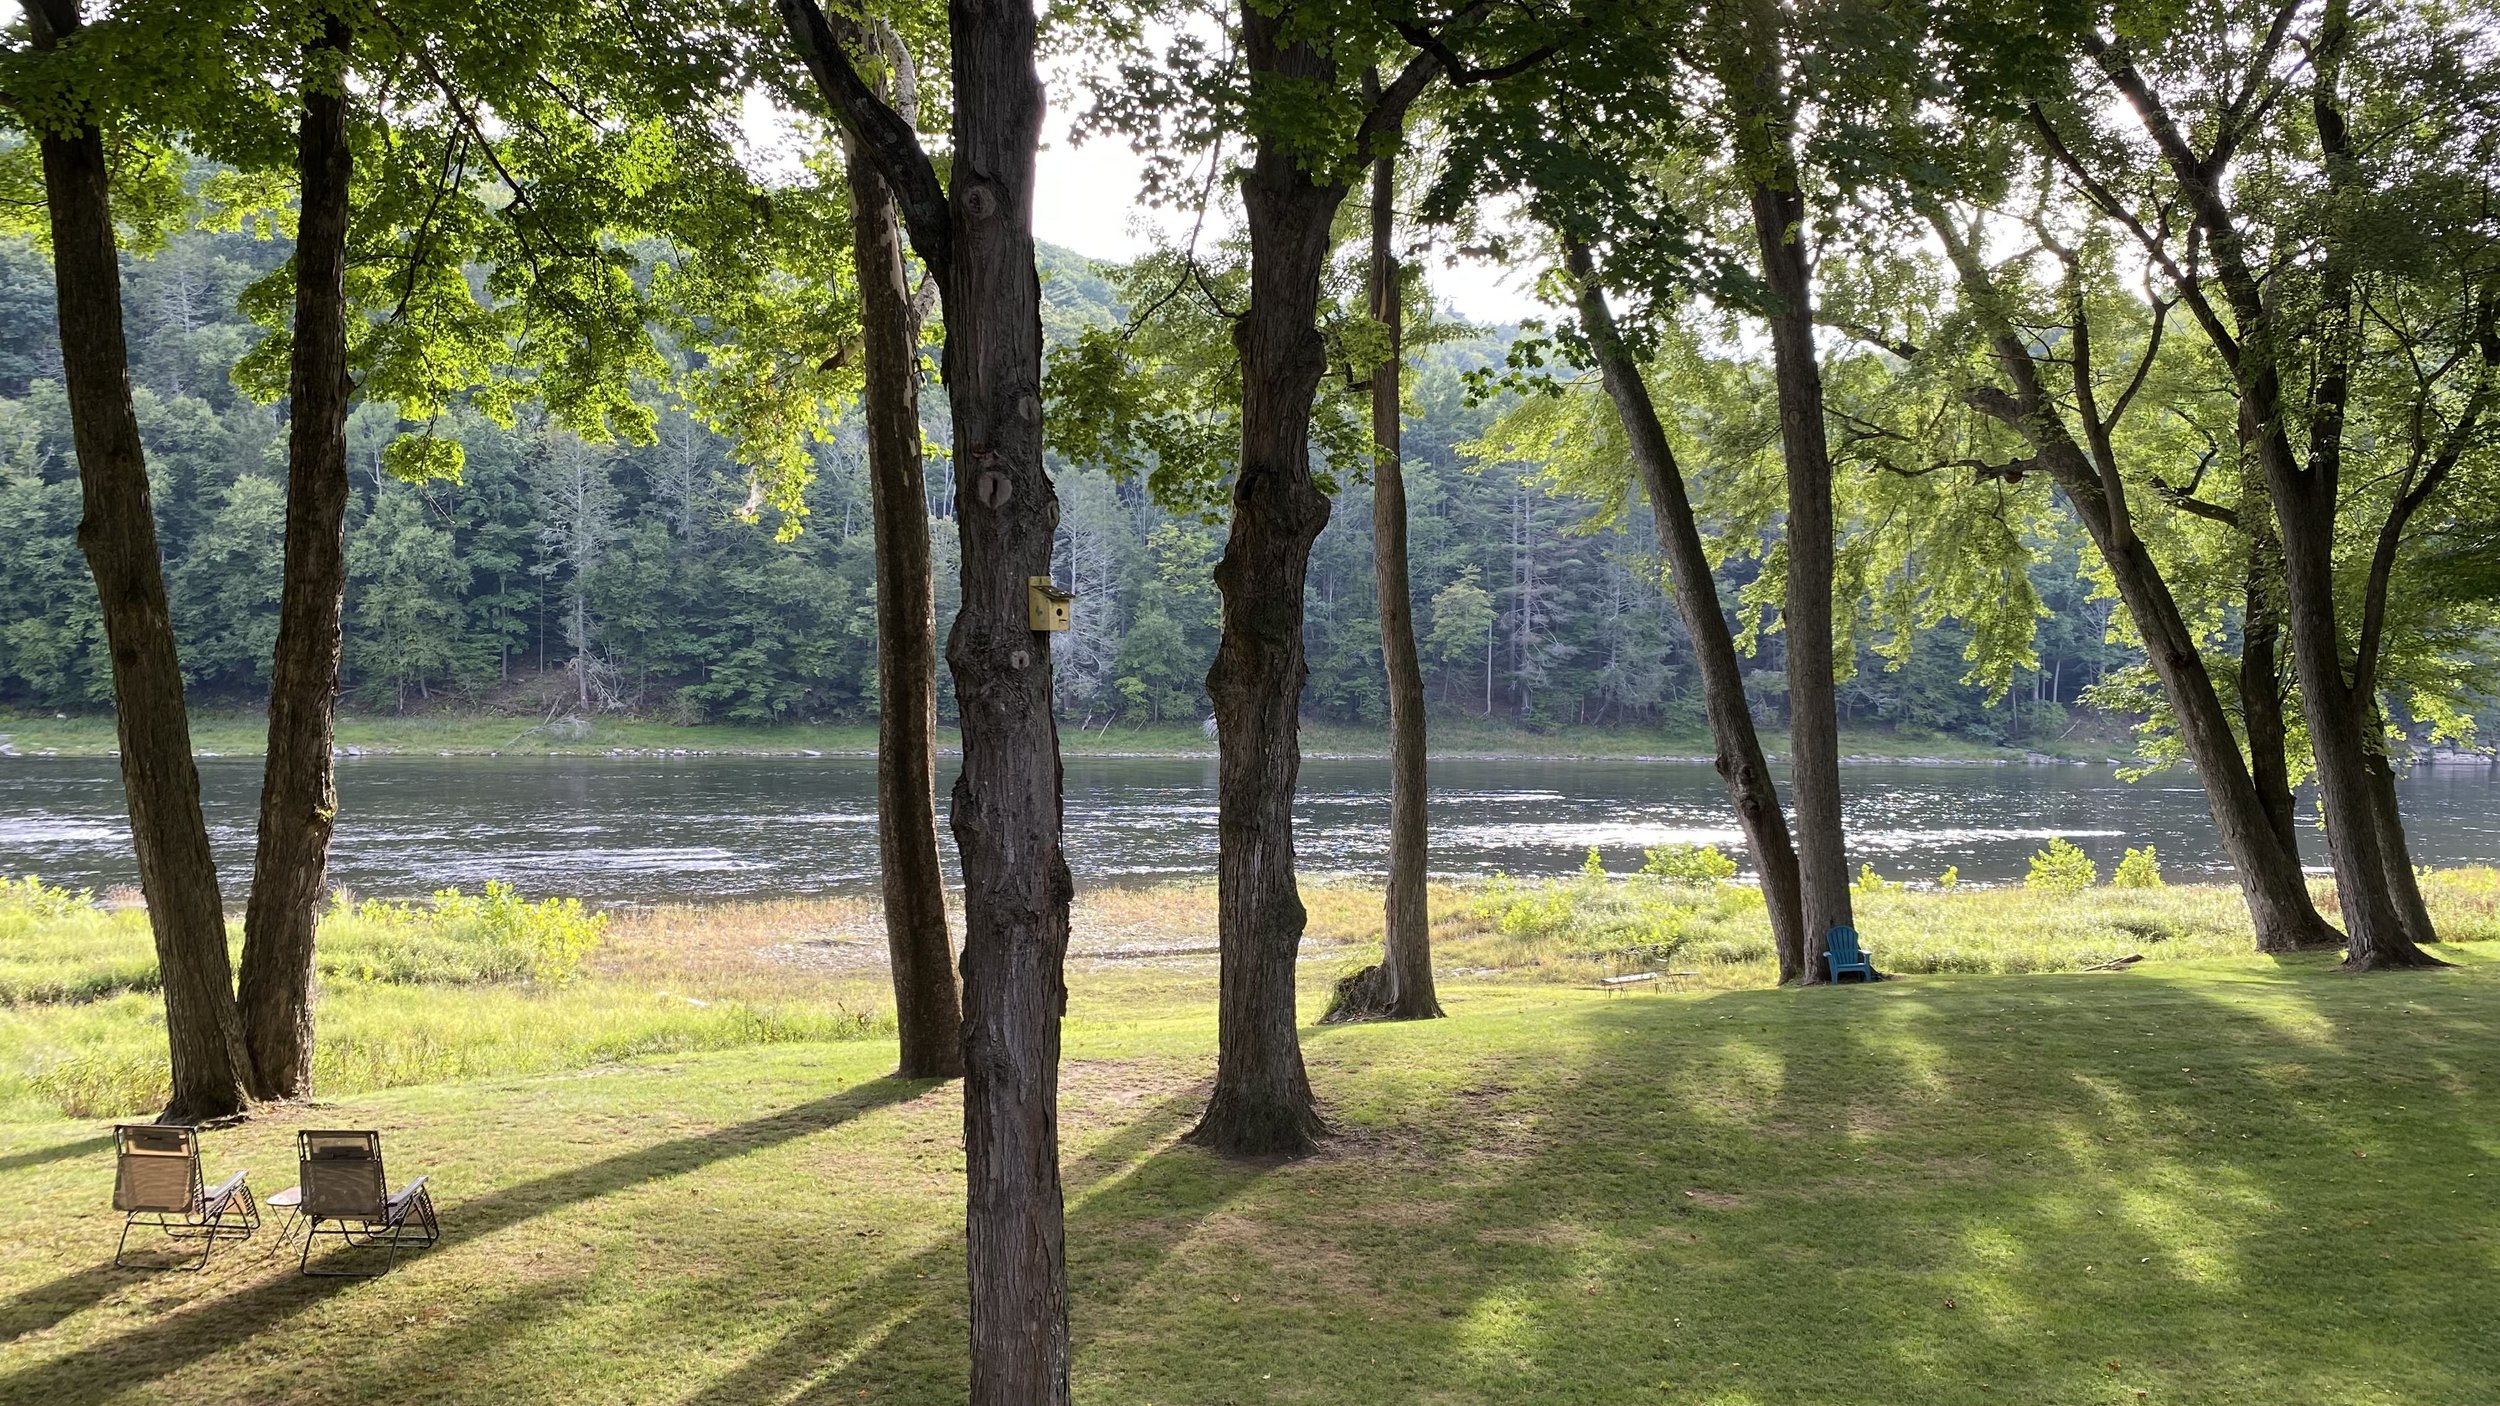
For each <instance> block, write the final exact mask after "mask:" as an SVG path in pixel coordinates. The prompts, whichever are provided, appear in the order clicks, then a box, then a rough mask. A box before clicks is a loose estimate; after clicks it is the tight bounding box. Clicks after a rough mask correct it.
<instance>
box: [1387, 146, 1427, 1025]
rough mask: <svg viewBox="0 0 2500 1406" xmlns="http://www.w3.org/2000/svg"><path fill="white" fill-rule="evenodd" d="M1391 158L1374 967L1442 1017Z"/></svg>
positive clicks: (1407, 1013)
mask: <svg viewBox="0 0 2500 1406" xmlns="http://www.w3.org/2000/svg"><path fill="white" fill-rule="evenodd" d="M1396 193H1397V160H1396V158H1395V157H1393V156H1388V155H1382V156H1380V157H1377V158H1375V159H1374V160H1373V162H1372V212H1371V213H1372V219H1371V224H1372V229H1371V235H1372V268H1371V284H1372V287H1371V295H1372V317H1373V318H1374V320H1376V321H1378V322H1379V323H1380V324H1381V325H1382V326H1383V327H1385V328H1387V329H1388V332H1389V358H1388V360H1386V361H1383V362H1382V363H1380V365H1379V366H1377V367H1375V368H1373V370H1372V387H1371V393H1372V574H1373V576H1374V578H1375V580H1376V582H1377V583H1378V587H1379V595H1380V659H1381V665H1382V667H1383V670H1384V671H1385V672H1386V673H1387V675H1388V680H1389V887H1388V898H1387V921H1386V923H1385V925H1384V926H1383V929H1382V933H1383V936H1382V940H1381V955H1380V969H1381V975H1382V979H1383V984H1384V985H1385V987H1386V991H1385V993H1384V994H1385V996H1386V1001H1385V1004H1386V1007H1387V1009H1386V1010H1385V1011H1384V1014H1386V1015H1389V1016H1391V1017H1394V1018H1397V1019H1401V1020H1421V1019H1427V1018H1430V1017H1432V1016H1437V1015H1439V1014H1441V1002H1440V999H1439V997H1438V996H1437V995H1436V993H1435V992H1434V990H1433V984H1432V912H1431V908H1430V905H1429V901H1428V900H1427V898H1426V890H1425V878H1426V875H1427V874H1428V873H1429V871H1430V862H1429V858H1428V855H1427V847H1428V846H1429V845H1430V843H1431V828H1430V820H1429V818H1428V816H1427V815H1426V812H1425V798H1426V797H1427V796H1428V795H1429V794H1430V792H1429V790H1428V788H1427V784H1426V781H1425V774H1424V764H1425V756H1426V745H1425V727H1426V723H1425V718H1424V669H1423V663H1422V661H1421V660H1420V659H1418V658H1417V657H1416V653H1415V603H1414V596H1413V591H1412V588H1411V586H1410V585H1409V583H1408V579H1407V561H1406V471H1405V468H1404V466H1403V464H1402V463H1401V457H1402V456H1401V452H1400V447H1399V411H1400V408H1401V407H1400V404H1399V393H1398V392H1399V387H1398V383H1399V379H1400V372H1401V371H1402V370H1403V369H1404V368H1403V365H1402V362H1403V359H1404V357H1405V355H1406V344H1405V300H1404V298H1403V297H1402V296H1401V289H1400V288H1399V278H1398V256H1397V243H1396V238H1395V236H1396V234H1397V206H1396V203H1395V199H1396Z"/></svg>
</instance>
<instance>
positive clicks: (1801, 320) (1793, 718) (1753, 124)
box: [1738, 0, 1855, 985]
mask: <svg viewBox="0 0 2500 1406" xmlns="http://www.w3.org/2000/svg"><path fill="white" fill-rule="evenodd" d="M1778 25H1779V19H1778V12H1777V11H1776V10H1775V9H1774V8H1773V7H1772V6H1770V5H1769V4H1767V3H1761V2H1760V0H1748V7H1747V11H1746V31H1747V33H1746V41H1747V42H1746V53H1745V56H1744V59H1743V60H1742V63H1743V66H1744V73H1743V79H1744V82H1743V86H1742V87H1741V88H1740V90H1739V92H1740V101H1741V103H1742V105H1743V108H1744V111H1743V112H1742V113H1741V114H1740V123H1741V126H1742V128H1743V132H1742V134H1741V135H1740V137H1739V140H1738V146H1739V148H1740V150H1742V151H1744V154H1745V155H1746V157H1747V160H1748V164H1749V165H1750V166H1751V167H1752V174H1751V180H1752V188H1751V192H1750V196H1751V203H1752V207H1753V225H1754V237H1755V239H1756V241H1757V243H1758V244H1759V245H1760V248H1761V256H1762V275H1763V284H1764V286H1765V287H1767V288H1768V289H1769V290H1770V294H1771V306H1770V307H1769V308H1768V309H1767V310H1766V311H1765V316H1766V318H1767V319H1768V321H1769V323H1770V328H1771V362H1772V372H1773V376H1774V379H1775V382H1776V385H1777V389H1778V394H1779V421H1780V455H1781V458H1782V460H1783V461H1784V463H1785V465H1786V467H1787V471H1788V531H1787V538H1788V575H1787V581H1786V588H1787V595H1786V599H1785V601H1784V602H1783V612H1782V613H1783V620H1782V625H1781V628H1782V629H1783V630H1784V631H1785V632H1786V633H1787V636H1788V708H1789V717H1788V737H1789V742H1788V747H1789V769H1790V778H1789V796H1790V799H1791V800H1792V801H1793V802H1794V803H1795V805H1796V808H1797V830H1796V834H1797V871H1798V894H1799V897H1800V899H1801V900H1802V902H1803V906H1804V911H1805V935H1804V950H1803V951H1802V952H1801V953H1800V954H1799V962H1798V967H1799V970H1798V973H1797V978H1796V979H1797V980H1800V981H1803V982H1805V983H1807V984H1809V985H1811V984H1813V983H1815V982H1819V981H1822V980H1823V979H1824V972H1823V937H1824V934H1825V933H1828V932H1830V931H1831V930H1832V929H1833V928H1835V927H1839V926H1843V925H1847V924H1853V923H1854V921H1855V915H1854V913H1853V911H1852V907H1851V901H1850V888H1849V854H1848V845H1847V838H1846V836H1845V835H1844V833H1843V831H1842V827H1841V793H1840V705H1839V680H1838V663H1837V661H1836V660H1835V658H1834V651H1833V646H1832V571H1833V555H1834V551H1835V544H1834V537H1835V534H1836V532H1837V526H1836V524H1835V523H1834V520H1833V515H1832V459H1831V446H1830V445H1829V444H1828V443H1827V442H1826V441H1825V439H1824V437H1823V368H1822V363H1821V361H1820V360H1819V358H1818V357H1817V355H1816V352H1815V346H1814V288H1813V275H1812V273H1811V271H1810V269H1809V267H1808V265H1807V259H1806V244H1805V240H1806V230H1805V194H1804V189H1803V187H1802V185H1801V184H1800V181H1799V172H1798V169H1797V157H1796V145H1795V144H1796V133H1795V127H1796V116H1795V105H1794V104H1793V103H1792V102H1791V101H1790V99H1789V97H1788V94H1787V90H1786V82H1787V80H1786V76H1785V74H1784V73H1783V71H1782V58H1781V53H1782V48H1781V44H1780V42H1779V38H1778ZM1781 966H1782V968H1783V970H1785V969H1786V968H1787V966H1788V963H1787V961H1786V960H1785V959H1784V958H1783V960H1782V962H1781Z"/></svg>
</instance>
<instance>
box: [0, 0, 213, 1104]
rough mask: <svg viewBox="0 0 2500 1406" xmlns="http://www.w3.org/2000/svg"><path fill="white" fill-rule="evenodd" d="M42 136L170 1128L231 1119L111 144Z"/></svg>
mask: <svg viewBox="0 0 2500 1406" xmlns="http://www.w3.org/2000/svg"><path fill="white" fill-rule="evenodd" d="M27 19H28V22H29V26H30V28H31V29H32V30H33V32H34V36H35V41H36V43H37V44H38V45H40V46H41V47H43V48H47V49H49V48H52V47H55V46H56V45H58V44H59V43H60V42H62V41H63V40H66V39H68V38H70V37H71V36H72V35H73V34H75V33H76V31H77V29H78V25H79V20H78V9H77V6H76V4H75V3H74V0H38V3H36V4H33V5H30V6H28V7H27ZM41 140H42V147H43V175H44V203H45V207H46V210H47V213H48V214H49V216H50V219H51V225H52V270H53V282H54V287H55V291H56V296H57V297H58V300H59V309H60V311H59V326H60V335H61V371H62V380H63V382H64V384H65V386H66V388H67V391H68V396H69V412H70V431H71V437H72V438H73V439H74V440H75V441H76V444H77V449H78V479H79V487H80V491H81V494H82V496H83V499H84V510H85V511H84V516H83V517H82V518H81V519H80V521H79V524H78V545H79V548H80V550H82V551H83V552H85V554H86V557H87V567H88V570H89V571H90V572H92V573H93V575H94V576H95V584H96V596H97V599H98V602H99V604H100V605H101V607H102V610H103V616H104V635H105V642H106V644H107V646H108V647H109V648H110V650H111V652H112V657H113V709H114V725H115V729H116V731H117V732H118V734H119V737H120V741H121V771H122V791H123V795H124V798H125V800H126V801H127V803H128V805H129V807H130V838H131V844H132V848H133V849H134V850H136V851H137V856H138V861H139V888H140V891H141V892H142V893H144V894H145V895H146V896H147V904H148V926H149V928H150V929H151V930H152V931H153V932H154V934H155V937H156V961H157V968H158V971H159V974H160V977H161V979H162V980H163V982H164V988H165V1038H166V1044H167V1047H168V1050H169V1053H170V1055H171V1060H172V1065H173V1097H172V1098H171V1100H169V1101H168V1102H167V1104H166V1106H165V1111H164V1115H163V1116H164V1119H165V1121H168V1122H196V1121H200V1120H203V1119H209V1118H219V1117H225V1116H228V1115H230V1114H234V1113H238V1112H241V1111H242V1110H243V1109H244V1108H245V1107H246V1106H247V1097H246V1079H247V1076H248V1074H249V1071H250V1068H251V1062H250V1058H249V1056H248V1055H247V1054H246V1053H245V1050H244V1047H243V1020H242V1015H241V1012H240V1010H239V1009H238V1007H237V1006H236V1004H235V998H234V971H233V967H232V964H231V962H230V960H229V958H228V957H227V955H226V915H225V907H224V904H223V902H222V901H221V900H220V898H219V896H218V892H217V865H216V861H215V858H214V856H212V855H211V853H210V851H209V847H208V826H207V823H206V822H205V821H204V820H203V819H202V818H201V815H200V775H199V770H198V768H197V767H196V766H195V765H193V763H192V760H191V723H190V717H189V714H188V713H187V711H186V710H185V707H184V703H183V696H182V664H181V661H180V659H179V658H178V657H177V655H176V652H175V646H174V627H173V620H172V616H171V613H170V611H169V609H168V607H167V605H166V600H165V570H164V563H163V561H162V560H161V559H160V557H159V556H158V553H157V546H156V511H155V507H154V505H153V504H152V503H151V502H150V501H149V496H148V470H147V457H146V451H145V450H144V449H143V448H142V447H141V445H140V441H139V417H138V412H137V410H136V409H135V408H134V407H133V405H132V404H131V398H130V356H129V349H128V346H127V345H126V344H125V342H124V341H123V337H122V302H121V266H120V259H119V253H118V251H117V249H116V247H115V242H114V235H113V206H112V191H111V189H110V184H109V179H108V175H107V167H106V165H105V159H104V140H103V137H102V135H101V134H100V133H99V132H98V131H97V129H96V127H95V125H94V124H93V123H92V122H82V123H81V124H79V125H78V126H76V127H74V128H72V129H70V130H69V131H66V132H59V133H48V134H46V135H45V136H43V138H42V139H41Z"/></svg>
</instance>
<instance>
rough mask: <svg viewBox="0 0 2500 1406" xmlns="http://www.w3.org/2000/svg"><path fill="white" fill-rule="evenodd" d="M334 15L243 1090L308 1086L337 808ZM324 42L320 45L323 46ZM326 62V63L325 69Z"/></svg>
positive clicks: (340, 411)
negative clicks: (247, 1086) (317, 932)
mask: <svg viewBox="0 0 2500 1406" xmlns="http://www.w3.org/2000/svg"><path fill="white" fill-rule="evenodd" d="M348 42H349V36H348V29H347V23H346V21H345V20H342V19H340V18H339V17H338V16H337V15H335V14H333V15H330V16H328V17H327V18H326V19H325V21H324V24H323V34H322V38H321V40H320V42H319V43H318V44H316V45H314V46H313V53H312V54H310V55H308V59H309V62H308V65H307V66H308V69H310V70H312V71H311V72H309V73H308V75H307V77H306V80H305V86H304V99H303V102H304V111H303V117H302V119H301V123H300V126H299V129H298V132H297V137H296V176H297V181H298V186H299V189H300V192H301V193H300V200H299V203H300V210H299V213H298V215H297V217H296V235H295V339H294V346H293V351H292V362H291V364H290V367H289V371H288V378H289V379H288V385H287V416H288V422H287V489H286V552H285V562H284V566H283V568H282V576H281V581H280V585H279V601H278V641H277V652H276V658H275V660H274V662H273V665H272V667H271V670H270V677H269V755H268V761H267V763H266V768H265V770H264V771H263V773H262V778H261V786H260V837H259V848H258V849H257V851H256V852H255V853H254V855H253V860H252V892H251V898H250V900H249V903H248V904H247V906H246V907H245V909H244V916H243V969H242V991H241V1001H242V1008H243V1036H244V1042H245V1045H246V1046H247V1048H248V1049H249V1050H250V1053H251V1058H252V1091H253V1093H254V1094H256V1095H257V1096H259V1097H261V1098H302V1097H305V1096H306V1095H308V1094H310V1093H311V1092H312V1068H313V1010H312V1002H313V935H314V929H315V927H316V925H317V924H318V923H319V922H320V918H321V897H322V887H323V883H324V880H325V879H326V878H327V877H328V874H329V868H330V827H331V822H332V820H333V818H334V817H335V816H336V815H337V813H338V786H337V779H336V776H335V774H334V771H333V767H332V763H331V756H330V754H331V741H332V729H331V719H332V714H333V711H334V708H335V705H336V702H337V699H338V688H339V647H340V617H341V611H342V608H343V606H344V604H345V601H346V590H347V538H346V533H347V499H348V478H347V408H348V401H349V399H350V397H351V396H352V395H353V394H354V388H353V386H352V384H351V383H350V379H349V374H348V366H347V284H346V273H347V220H348V181H349V179H350V177H351V175H352V161H351V157H350V152H349V147H348V142H347V100H346V96H345V92H344V89H343V87H341V86H338V85H340V84H343V82H344V79H343V77H342V76H341V72H340V71H339V68H343V65H344V61H345V58H346V53H347V48H348ZM323 51H327V53H326V55H325V54H324V52H323ZM332 65H338V66H339V68H334V67H332Z"/></svg>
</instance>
